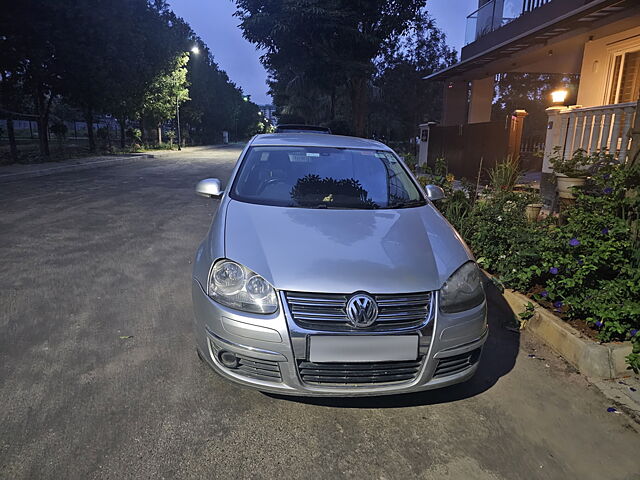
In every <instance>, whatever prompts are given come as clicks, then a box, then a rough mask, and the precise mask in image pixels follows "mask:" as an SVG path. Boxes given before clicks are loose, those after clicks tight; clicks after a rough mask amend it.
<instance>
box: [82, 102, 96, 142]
mask: <svg viewBox="0 0 640 480" xmlns="http://www.w3.org/2000/svg"><path fill="white" fill-rule="evenodd" d="M84 120H85V122H87V136H88V137H89V151H90V152H91V153H95V151H96V136H95V132H94V131H93V110H92V109H91V107H89V108H87V109H86V110H85V112H84Z"/></svg>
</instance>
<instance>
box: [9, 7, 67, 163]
mask: <svg viewBox="0 0 640 480" xmlns="http://www.w3.org/2000/svg"><path fill="white" fill-rule="evenodd" d="M61 24H64V21H63V19H62V18H61V15H60V9H59V5H58V3H57V2H48V1H46V0H24V1H21V2H7V3H6V4H5V5H3V12H2V16H1V17H0V31H2V32H3V33H2V36H0V41H1V43H0V69H1V70H2V73H3V75H2V76H3V81H5V80H8V79H11V83H12V85H13V86H14V87H17V86H19V87H20V88H22V89H24V91H25V92H29V94H30V95H31V97H32V99H33V105H34V107H35V108H34V109H35V112H36V120H37V122H38V141H39V146H40V154H41V155H43V156H45V157H48V156H49V137H48V123H49V113H50V109H51V103H52V101H53V99H54V97H55V96H56V95H58V93H59V90H60V71H59V68H58V63H57V57H56V54H57V51H56V43H57V39H58V37H59V34H60V29H58V28H56V26H57V25H61Z"/></svg>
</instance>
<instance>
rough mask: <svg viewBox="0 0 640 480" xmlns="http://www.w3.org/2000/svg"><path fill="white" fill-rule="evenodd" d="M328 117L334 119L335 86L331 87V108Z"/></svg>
mask: <svg viewBox="0 0 640 480" xmlns="http://www.w3.org/2000/svg"><path fill="white" fill-rule="evenodd" d="M329 115H330V119H331V120H335V119H336V87H332V88H331V110H330V113H329Z"/></svg>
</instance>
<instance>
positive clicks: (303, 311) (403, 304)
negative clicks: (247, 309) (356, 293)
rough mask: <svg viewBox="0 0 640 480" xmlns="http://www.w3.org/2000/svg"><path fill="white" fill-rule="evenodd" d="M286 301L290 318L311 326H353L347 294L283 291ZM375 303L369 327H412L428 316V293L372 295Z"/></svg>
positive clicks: (334, 328)
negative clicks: (374, 314)
mask: <svg viewBox="0 0 640 480" xmlns="http://www.w3.org/2000/svg"><path fill="white" fill-rule="evenodd" d="M285 296H286V299H287V304H288V305H289V310H290V312H291V316H292V317H293V320H294V322H295V323H296V324H297V325H299V326H300V327H302V328H308V329H312V330H325V331H326V330H329V331H351V330H355V329H354V327H353V326H352V325H351V323H350V322H349V319H348V318H347V314H346V309H345V308H346V304H347V302H348V300H349V298H350V297H351V295H350V294H349V295H348V294H335V293H302V292H286V293H285ZM373 298H374V299H375V300H376V302H377V304H378V319H377V320H376V321H375V323H374V324H373V325H372V326H371V327H370V328H371V329H373V330H376V331H381V330H393V329H398V328H406V327H416V326H419V325H421V324H423V323H424V322H425V321H426V319H427V318H428V316H429V311H430V308H431V293H430V292H425V293H408V294H399V295H373Z"/></svg>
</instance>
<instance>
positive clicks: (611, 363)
mask: <svg viewBox="0 0 640 480" xmlns="http://www.w3.org/2000/svg"><path fill="white" fill-rule="evenodd" d="M504 298H505V300H506V301H507V303H508V304H509V306H510V307H511V310H513V312H514V313H515V314H516V315H517V314H518V313H520V312H523V311H524V310H525V307H526V305H527V304H528V303H532V304H533V305H534V307H535V315H534V316H533V317H532V318H531V319H530V320H529V322H528V323H527V325H526V327H525V328H526V329H527V330H529V331H531V332H532V333H533V334H534V335H536V336H537V337H539V338H540V339H541V340H542V341H544V342H545V343H546V344H547V345H549V347H551V349H552V350H553V351H555V352H556V353H558V354H559V355H561V356H562V357H563V358H564V359H565V360H566V361H568V362H569V363H570V364H571V365H573V366H574V367H576V368H577V369H578V370H579V371H580V373H582V374H583V375H586V376H587V377H591V378H608V379H612V378H619V377H623V376H628V375H631V374H632V373H633V372H632V371H631V370H628V369H627V364H626V362H625V360H624V357H626V356H627V355H629V354H630V353H631V349H632V346H631V342H616V343H611V344H600V343H597V342H594V341H593V340H591V339H590V338H587V337H585V336H584V335H582V334H581V333H580V332H578V331H577V330H576V329H575V328H573V327H572V326H571V325H569V324H568V323H566V322H565V321H563V320H562V319H561V318H558V317H557V316H555V315H554V314H553V313H551V312H550V311H549V310H547V309H546V308H544V307H542V306H541V305H539V304H537V303H536V302H534V301H533V300H531V299H530V298H529V297H526V296H525V295H522V294H521V293H518V292H514V291H513V290H508V289H505V291H504Z"/></svg>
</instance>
